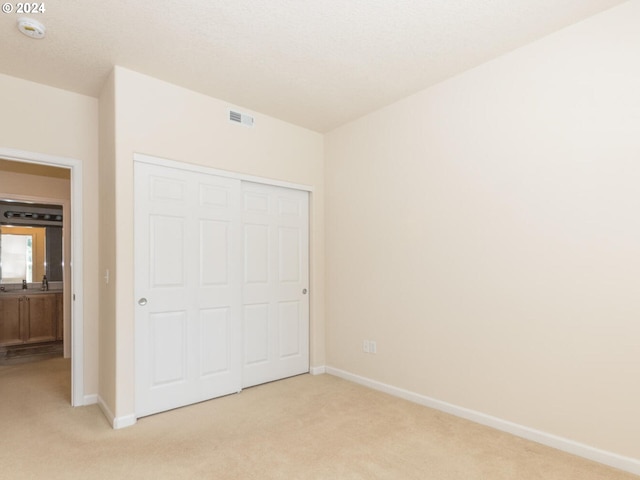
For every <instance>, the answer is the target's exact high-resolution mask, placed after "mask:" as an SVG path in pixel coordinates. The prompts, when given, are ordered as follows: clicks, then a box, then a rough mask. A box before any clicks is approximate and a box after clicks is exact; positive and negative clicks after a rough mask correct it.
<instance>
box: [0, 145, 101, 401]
mask: <svg viewBox="0 0 640 480" xmlns="http://www.w3.org/2000/svg"><path fill="white" fill-rule="evenodd" d="M11 165H14V166H15V165H18V166H19V167H20V168H21V169H23V170H26V171H29V170H35V171H38V170H39V168H40V169H42V167H44V171H51V172H56V171H58V172H64V173H65V174H66V175H67V176H68V190H69V191H68V197H69V198H67V199H65V198H54V197H60V195H55V196H47V195H46V193H45V194H44V196H43V195H42V191H41V192H40V193H41V195H36V194H35V193H38V192H37V190H35V189H33V190H31V193H30V191H28V190H23V191H22V192H21V191H19V189H17V188H16V185H11V186H10V187H9V186H6V185H5V188H0V197H1V198H3V199H6V200H10V201H14V202H23V203H36V204H51V205H60V206H62V222H63V225H62V229H63V231H64V232H65V235H67V236H68V241H67V242H66V243H67V244H68V251H67V254H66V255H65V259H64V263H65V267H64V270H66V275H64V279H63V285H64V287H63V289H64V291H66V292H67V294H66V295H65V297H66V298H65V300H64V302H63V307H64V310H65V312H66V317H67V318H68V320H67V322H66V324H65V329H66V331H67V333H66V335H65V341H64V344H65V356H70V357H71V405H72V406H79V405H85V404H87V403H92V402H90V401H87V400H86V397H85V394H84V379H83V375H84V368H83V366H84V360H83V358H84V340H83V315H82V312H83V283H82V276H83V271H82V265H83V261H82V260H83V258H82V253H83V248H82V231H83V229H82V163H81V162H80V161H79V160H75V159H71V158H65V157H55V156H51V155H45V154H40V153H32V152H25V151H19V150H13V149H6V148H0V171H2V167H3V166H4V168H5V170H4V171H5V172H6V171H7V170H8V169H9V168H10V166H11ZM51 167H54V168H53V169H51ZM40 171H42V170H40ZM7 176H8V175H7ZM43 280H44V279H43ZM43 283H44V282H43ZM28 286H29V285H27V287H28ZM27 290H28V289H27ZM1 294H2V293H0V295H1ZM29 296H30V295H29ZM24 298H26V296H25V297H24ZM26 302H28V300H27V301H26ZM35 303H37V301H36V302H35ZM35 303H34V305H35ZM25 308H26V307H24V308H23V310H24V309H25ZM27 311H28V310H27ZM63 316H64V314H63Z"/></svg>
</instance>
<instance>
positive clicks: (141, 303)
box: [138, 297, 147, 307]
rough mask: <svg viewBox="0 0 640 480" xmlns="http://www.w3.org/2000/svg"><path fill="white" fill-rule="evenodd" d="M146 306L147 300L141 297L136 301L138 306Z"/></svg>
mask: <svg viewBox="0 0 640 480" xmlns="http://www.w3.org/2000/svg"><path fill="white" fill-rule="evenodd" d="M146 304H147V299H146V298H144V297H142V298H141V299H140V300H138V305H140V306H141V307H144V306H145V305H146Z"/></svg>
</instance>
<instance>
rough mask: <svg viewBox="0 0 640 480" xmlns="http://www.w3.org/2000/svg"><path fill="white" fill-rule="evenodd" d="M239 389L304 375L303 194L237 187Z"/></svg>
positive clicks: (305, 262)
mask: <svg viewBox="0 0 640 480" xmlns="http://www.w3.org/2000/svg"><path fill="white" fill-rule="evenodd" d="M242 212H243V213H242V228H243V240H244V241H243V257H244V261H243V267H244V268H243V270H244V276H243V280H244V282H243V288H242V298H243V339H244V366H243V375H242V378H243V380H242V386H243V387H249V386H252V385H257V384H260V383H265V382H269V381H272V380H277V379H280V378H285V377H289V376H293V375H298V374H300V373H305V372H308V371H309V294H308V288H309V195H308V192H304V191H300V190H292V189H287V188H281V187H274V186H269V185H262V184H256V183H250V182H243V183H242Z"/></svg>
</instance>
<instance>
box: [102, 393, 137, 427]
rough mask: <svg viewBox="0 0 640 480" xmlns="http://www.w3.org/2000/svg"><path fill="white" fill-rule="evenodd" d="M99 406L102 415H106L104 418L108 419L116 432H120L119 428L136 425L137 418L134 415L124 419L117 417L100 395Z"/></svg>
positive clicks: (126, 416)
mask: <svg viewBox="0 0 640 480" xmlns="http://www.w3.org/2000/svg"><path fill="white" fill-rule="evenodd" d="M98 406H99V407H100V410H102V413H103V414H104V416H105V417H107V420H108V421H109V424H110V425H111V427H112V428H113V429H114V430H118V429H119V428H125V427H130V426H131V425H134V424H135V423H136V421H137V419H136V416H135V415H134V414H131V415H125V416H123V417H116V416H115V415H114V414H113V413H112V412H111V409H110V408H109V407H108V406H107V404H106V403H105V402H104V400H103V399H102V397H100V396H99V395H98Z"/></svg>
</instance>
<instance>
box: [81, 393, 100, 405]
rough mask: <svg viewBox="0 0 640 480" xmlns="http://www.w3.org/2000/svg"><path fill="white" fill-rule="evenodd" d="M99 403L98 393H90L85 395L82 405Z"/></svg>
mask: <svg viewBox="0 0 640 480" xmlns="http://www.w3.org/2000/svg"><path fill="white" fill-rule="evenodd" d="M96 403H98V394H97V393H92V394H90V395H85V396H84V398H83V399H82V405H95V404H96Z"/></svg>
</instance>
